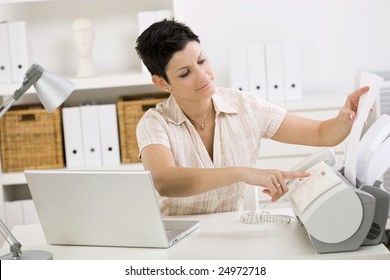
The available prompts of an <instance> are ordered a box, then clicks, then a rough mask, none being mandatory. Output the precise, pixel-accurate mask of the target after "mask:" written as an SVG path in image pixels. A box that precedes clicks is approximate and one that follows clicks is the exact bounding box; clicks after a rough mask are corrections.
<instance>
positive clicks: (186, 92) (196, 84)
mask: <svg viewBox="0 0 390 280" xmlns="http://www.w3.org/2000/svg"><path fill="white" fill-rule="evenodd" d="M166 73H167V76H168V79H169V81H170V84H169V85H168V87H169V88H170V92H171V94H172V95H173V96H174V97H176V98H183V99H187V100H188V99H191V100H200V99H204V98H208V97H210V96H212V95H213V94H214V93H215V85H214V73H213V71H212V69H211V66H210V63H209V61H208V59H207V58H206V55H205V53H204V52H203V50H202V48H201V45H200V44H199V43H198V42H196V41H192V42H189V43H188V44H187V46H186V47H185V48H184V50H182V51H179V52H176V53H175V54H174V55H173V56H172V58H171V60H170V61H169V62H168V65H167V67H166Z"/></svg>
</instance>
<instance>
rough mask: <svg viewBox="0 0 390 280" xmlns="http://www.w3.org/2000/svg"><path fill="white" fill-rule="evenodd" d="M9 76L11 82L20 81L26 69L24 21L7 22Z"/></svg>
mask: <svg viewBox="0 0 390 280" xmlns="http://www.w3.org/2000/svg"><path fill="white" fill-rule="evenodd" d="M8 39H9V50H10V63H11V77H12V81H13V82H21V81H23V79H24V76H25V73H26V71H27V69H28V66H29V65H28V50H27V34H26V23H25V22H24V21H15V22H8Z"/></svg>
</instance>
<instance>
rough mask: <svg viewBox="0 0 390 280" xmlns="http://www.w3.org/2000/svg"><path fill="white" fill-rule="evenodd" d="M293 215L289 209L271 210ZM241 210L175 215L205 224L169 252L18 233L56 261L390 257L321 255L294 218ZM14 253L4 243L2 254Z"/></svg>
mask: <svg viewBox="0 0 390 280" xmlns="http://www.w3.org/2000/svg"><path fill="white" fill-rule="evenodd" d="M270 212H271V213H284V214H286V213H288V214H291V210H290V209H271V210H270ZM240 214H241V213H239V212H233V213H219V214H210V215H196V216H186V217H177V218H176V217H175V218H173V219H183V218H186V219H193V220H200V227H199V228H198V229H197V230H195V231H194V232H192V233H191V234H190V235H188V236H187V237H185V238H184V239H183V240H181V241H180V242H178V243H176V244H175V245H173V246H172V247H171V248H169V249H149V248H148V249H145V248H113V247H84V246H52V245H48V244H47V243H46V240H45V237H44V235H43V232H42V228H41V226H40V225H25V226H16V227H15V228H14V229H13V231H12V232H13V234H14V235H15V237H16V238H17V239H18V240H19V241H20V242H21V243H22V245H23V247H22V249H24V250H45V251H49V252H51V253H52V254H53V256H54V259H70V260H72V259H73V260H80V259H89V260H92V259H115V260H120V259H127V260H130V259H137V260H143V259H152V260H163V259H172V260H190V259H197V260H208V259H219V260H223V259H230V260H235V259H247V260H249V259H266V260H275V259H285V260H286V259H390V252H389V251H388V250H387V248H386V247H385V246H384V245H382V244H379V245H375V246H364V247H361V248H360V249H359V250H357V251H353V252H342V253H328V254H317V253H316V251H315V248H314V247H313V245H312V244H311V242H310V240H309V237H308V235H307V233H306V231H305V228H304V227H302V226H301V225H299V224H298V223H297V222H296V221H295V220H294V221H293V222H292V223H290V224H270V223H266V224H261V225H249V224H243V223H241V222H240V220H239V217H240ZM8 252H9V245H8V244H7V243H5V244H4V245H3V246H2V248H1V251H0V254H1V255H4V254H6V253H8Z"/></svg>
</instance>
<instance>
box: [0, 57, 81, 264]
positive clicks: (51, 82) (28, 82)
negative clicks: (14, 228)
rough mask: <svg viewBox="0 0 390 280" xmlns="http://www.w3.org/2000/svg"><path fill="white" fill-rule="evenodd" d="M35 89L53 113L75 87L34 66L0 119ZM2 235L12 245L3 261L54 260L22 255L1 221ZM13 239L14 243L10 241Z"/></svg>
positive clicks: (34, 252)
mask: <svg viewBox="0 0 390 280" xmlns="http://www.w3.org/2000/svg"><path fill="white" fill-rule="evenodd" d="M32 85H33V86H34V87H35V90H36V93H37V95H38V98H39V100H40V101H41V103H42V104H43V106H44V107H45V109H46V110H47V111H48V112H50V113H51V112H53V111H54V110H55V109H56V108H57V107H59V106H60V105H61V104H62V103H63V102H64V101H65V100H66V99H67V98H68V97H69V95H70V94H71V93H72V92H73V90H74V88H75V85H74V84H73V83H72V82H70V81H68V80H66V79H64V78H62V77H59V76H57V75H54V74H53V73H50V72H47V71H45V70H44V69H43V68H42V67H41V66H40V65H37V64H33V65H32V66H31V67H30V68H29V69H28V70H27V72H26V74H25V78H24V80H23V83H22V86H21V87H20V88H19V89H17V90H16V91H15V92H14V94H13V96H11V97H10V98H9V99H8V100H7V101H5V102H4V103H3V104H2V105H1V106H0V118H1V117H3V115H4V114H5V113H6V112H7V111H8V110H9V109H10V108H11V107H12V105H13V104H14V103H15V102H16V101H17V100H18V99H19V98H20V97H21V96H22V95H23V94H24V93H25V92H26V91H27V90H28V89H29V88H30V87H31V86H32ZM0 229H1V234H2V235H3V236H4V238H5V240H6V241H7V242H8V243H9V244H10V246H11V247H10V251H11V253H10V254H7V255H5V256H1V257H0V259H1V260H7V259H9V260H34V259H35V260H42V259H53V255H52V254H51V253H50V252H46V251H38V250H28V251H24V252H23V253H22V251H21V247H22V244H21V243H20V242H19V241H18V240H17V239H16V238H15V236H13V235H12V233H11V231H10V230H9V229H8V228H7V226H6V225H5V224H4V222H3V221H2V220H1V219H0ZM8 238H9V239H11V241H12V243H11V241H10V240H8Z"/></svg>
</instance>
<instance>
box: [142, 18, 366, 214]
mask: <svg viewBox="0 0 390 280" xmlns="http://www.w3.org/2000/svg"><path fill="white" fill-rule="evenodd" d="M136 50H137V52H138V54H139V56H140V58H141V59H142V61H143V62H144V64H145V66H146V67H147V68H148V70H149V71H150V73H151V75H152V81H153V83H154V84H155V85H156V86H157V87H158V88H160V89H161V90H164V91H167V92H169V93H170V97H169V98H168V100H167V101H166V102H164V103H161V104H159V105H158V106H157V107H156V108H155V109H151V110H149V111H147V112H146V113H145V115H144V116H143V118H142V119H141V120H140V122H139V124H138V126H137V141H138V146H139V149H140V157H141V158H142V162H143V165H144V168H145V169H146V170H150V171H151V174H152V177H153V181H154V184H155V187H156V190H157V192H158V193H159V201H160V207H161V212H162V214H163V215H186V214H200V213H214V212H224V211H235V210H238V209H239V207H240V206H241V204H242V199H243V197H244V194H245V189H246V187H247V186H248V185H250V186H262V187H264V192H265V193H267V194H269V195H270V196H271V200H272V201H275V200H277V199H278V198H280V197H281V196H283V195H284V194H285V193H286V192H287V191H288V187H287V186H286V184H285V179H288V178H300V177H306V176H309V175H310V174H308V173H305V172H286V171H281V170H264V169H257V168H254V166H255V163H256V160H257V157H258V152H259V148H260V142H261V139H262V138H263V137H264V138H270V139H273V140H275V141H280V142H284V143H291V144H301V145H311V146H334V145H337V144H338V143H340V142H341V141H342V140H344V139H345V138H346V136H347V135H348V134H349V132H350V130H351V127H352V123H353V119H354V116H355V114H356V110H357V105H358V101H359V97H360V96H361V95H362V94H364V93H365V92H367V91H368V88H367V87H364V88H361V89H358V90H357V91H355V92H354V93H352V94H350V95H349V96H348V98H347V102H346V104H345V105H344V107H343V108H342V109H341V110H340V113H339V114H338V116H337V117H335V118H333V119H329V120H326V121H317V120H311V119H306V118H303V117H300V116H297V115H293V114H291V113H288V112H286V110H284V109H283V108H281V107H279V106H276V105H273V104H270V103H268V102H265V101H263V100H260V99H258V98H256V97H255V96H254V95H253V94H251V93H247V92H241V91H238V90H234V89H227V88H217V87H216V85H215V77H214V73H213V71H212V69H211V66H210V63H209V60H208V58H207V56H206V54H205V52H204V51H203V49H202V46H201V44H200V40H199V38H198V36H197V35H196V34H194V33H193V32H192V31H191V29H190V28H189V27H187V26H186V25H184V24H182V23H179V22H177V21H175V20H163V21H160V22H157V23H155V24H152V25H151V26H150V27H149V28H148V29H146V30H145V31H144V32H143V33H142V34H141V35H140V36H139V38H138V39H137V46H136Z"/></svg>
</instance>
